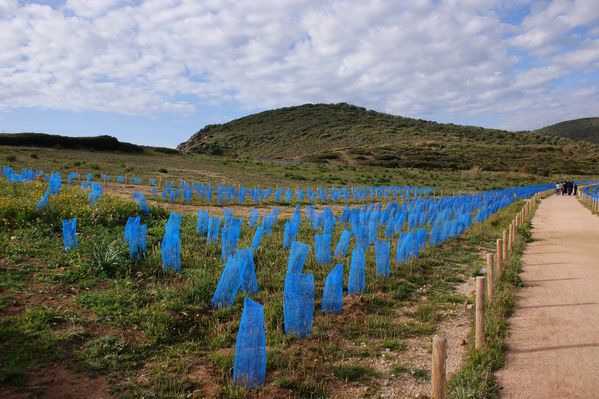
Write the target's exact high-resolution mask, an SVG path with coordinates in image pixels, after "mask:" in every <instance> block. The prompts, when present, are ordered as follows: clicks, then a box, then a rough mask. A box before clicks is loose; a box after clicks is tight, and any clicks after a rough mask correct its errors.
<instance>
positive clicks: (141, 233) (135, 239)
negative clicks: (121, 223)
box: [124, 216, 147, 259]
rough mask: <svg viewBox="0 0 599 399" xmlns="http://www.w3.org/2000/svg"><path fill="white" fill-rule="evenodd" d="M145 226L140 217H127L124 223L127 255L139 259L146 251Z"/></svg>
mask: <svg viewBox="0 0 599 399" xmlns="http://www.w3.org/2000/svg"><path fill="white" fill-rule="evenodd" d="M146 233H147V226H146V225H145V224H142V223H141V217H140V216H136V217H129V219H128V220H127V224H126V225H125V233H124V236H125V241H127V242H128V243H129V257H130V258H131V259H140V258H141V257H142V256H143V254H144V253H145V252H146Z"/></svg>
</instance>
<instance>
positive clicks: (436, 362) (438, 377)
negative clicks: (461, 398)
mask: <svg viewBox="0 0 599 399" xmlns="http://www.w3.org/2000/svg"><path fill="white" fill-rule="evenodd" d="M446 358H447V339H446V338H445V337H441V336H439V335H435V336H434V337H433V369H432V373H431V382H432V392H431V397H432V399H445V360H446Z"/></svg>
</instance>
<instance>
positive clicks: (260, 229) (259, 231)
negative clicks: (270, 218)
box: [252, 226, 264, 249]
mask: <svg viewBox="0 0 599 399" xmlns="http://www.w3.org/2000/svg"><path fill="white" fill-rule="evenodd" d="M263 231H264V227H262V226H258V227H256V232H255V233H254V238H253V239H252V248H254V249H258V247H259V246H260V241H261V240H262V232H263Z"/></svg>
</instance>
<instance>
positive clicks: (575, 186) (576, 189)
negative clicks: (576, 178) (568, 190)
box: [574, 183, 578, 195]
mask: <svg viewBox="0 0 599 399" xmlns="http://www.w3.org/2000/svg"><path fill="white" fill-rule="evenodd" d="M576 193H578V184H576V183H574V195H576Z"/></svg>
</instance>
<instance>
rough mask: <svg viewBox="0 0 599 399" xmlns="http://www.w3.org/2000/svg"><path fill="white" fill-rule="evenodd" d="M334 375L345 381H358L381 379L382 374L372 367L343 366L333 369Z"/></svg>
mask: <svg viewBox="0 0 599 399" xmlns="http://www.w3.org/2000/svg"><path fill="white" fill-rule="evenodd" d="M333 375H334V376H335V377H337V378H339V379H341V380H345V381H349V382H352V381H358V380H361V379H363V378H367V377H380V373H379V372H378V371H376V370H375V369H373V368H372V367H368V366H363V365H361V364H343V365H339V366H335V367H334V368H333Z"/></svg>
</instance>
